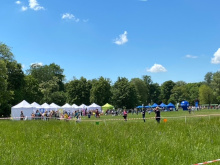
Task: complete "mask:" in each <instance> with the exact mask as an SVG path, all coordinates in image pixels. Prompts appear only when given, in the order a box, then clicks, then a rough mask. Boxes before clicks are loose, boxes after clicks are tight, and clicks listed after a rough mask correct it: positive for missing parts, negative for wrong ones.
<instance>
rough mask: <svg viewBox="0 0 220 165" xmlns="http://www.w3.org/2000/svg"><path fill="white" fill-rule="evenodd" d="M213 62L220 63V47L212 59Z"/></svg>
mask: <svg viewBox="0 0 220 165" xmlns="http://www.w3.org/2000/svg"><path fill="white" fill-rule="evenodd" d="M211 63H212V64H220V48H218V50H217V51H216V52H215V54H214V57H213V58H212V59H211Z"/></svg>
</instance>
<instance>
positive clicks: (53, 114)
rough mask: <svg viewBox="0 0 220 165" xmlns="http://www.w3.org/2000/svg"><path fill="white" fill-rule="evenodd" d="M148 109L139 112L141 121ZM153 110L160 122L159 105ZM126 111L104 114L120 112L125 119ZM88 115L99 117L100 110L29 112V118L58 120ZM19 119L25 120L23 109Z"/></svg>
mask: <svg viewBox="0 0 220 165" xmlns="http://www.w3.org/2000/svg"><path fill="white" fill-rule="evenodd" d="M147 111H148V114H150V113H151V111H149V110H146V109H145V108H144V109H142V111H141V113H142V117H143V121H144V122H145V121H146V120H145V115H146V112H147ZM133 112H134V111H132V110H131V113H132V114H134V113H133ZM136 112H137V114H138V111H137V110H136ZM154 112H155V119H156V121H157V122H158V123H160V109H159V107H156V108H155V109H154ZM128 113H129V112H128V111H127V110H126V109H124V110H123V112H122V113H121V111H120V110H119V111H115V112H113V111H112V112H111V111H110V110H107V111H106V113H105V114H106V115H108V114H112V115H119V114H122V115H123V118H124V121H127V117H128ZM83 115H84V116H88V118H91V116H92V115H94V116H95V117H96V118H100V112H99V110H98V109H96V110H94V111H87V110H85V111H84V114H83V112H82V111H74V112H72V113H71V112H67V111H63V112H62V113H61V112H60V111H58V110H57V111H54V110H51V111H45V112H43V113H42V112H40V111H39V110H36V112H35V113H34V112H33V113H32V114H31V119H32V120H50V119H59V120H62V119H64V120H70V119H73V118H76V119H77V120H81V116H83ZM20 120H26V118H25V115H24V113H23V111H21V114H20Z"/></svg>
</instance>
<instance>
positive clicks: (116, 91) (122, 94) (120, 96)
mask: <svg viewBox="0 0 220 165" xmlns="http://www.w3.org/2000/svg"><path fill="white" fill-rule="evenodd" d="M112 93H113V96H112V101H113V105H115V107H116V108H122V107H124V106H125V107H126V108H128V109H129V108H134V107H136V106H137V99H138V97H137V92H136V90H135V87H134V85H133V84H131V83H130V82H129V81H128V79H127V78H124V77H118V80H117V81H116V82H115V84H114V85H113V86H112Z"/></svg>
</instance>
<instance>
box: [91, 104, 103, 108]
mask: <svg viewBox="0 0 220 165" xmlns="http://www.w3.org/2000/svg"><path fill="white" fill-rule="evenodd" d="M88 107H89V108H90V107H101V106H99V105H97V104H96V103H92V104H91V105H90V106H88Z"/></svg>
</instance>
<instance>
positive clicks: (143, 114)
mask: <svg viewBox="0 0 220 165" xmlns="http://www.w3.org/2000/svg"><path fill="white" fill-rule="evenodd" d="M145 114H146V109H145V108H144V109H143V111H142V117H143V120H144V122H145Z"/></svg>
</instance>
